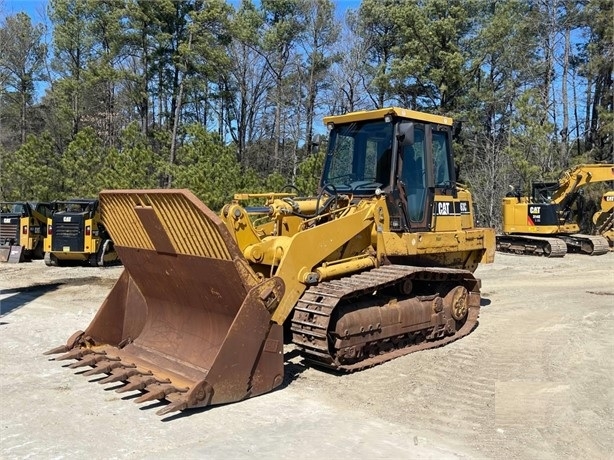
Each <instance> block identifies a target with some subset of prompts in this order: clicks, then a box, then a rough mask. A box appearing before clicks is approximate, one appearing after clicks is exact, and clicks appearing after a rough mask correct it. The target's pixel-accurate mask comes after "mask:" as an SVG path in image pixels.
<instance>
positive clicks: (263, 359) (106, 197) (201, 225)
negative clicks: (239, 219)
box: [47, 190, 284, 415]
mask: <svg viewBox="0 0 614 460" xmlns="http://www.w3.org/2000/svg"><path fill="white" fill-rule="evenodd" d="M100 204H101V212H102V221H103V222H104V224H105V227H106V228H107V229H108V231H109V233H110V234H111V238H112V239H113V242H114V245H115V248H116V250H117V253H118V255H119V257H120V259H121V261H122V263H123V265H124V267H125V269H124V272H123V273H122V275H121V276H120V278H119V279H118V281H117V283H116V284H115V286H114V287H113V289H112V290H111V292H110V293H109V295H108V296H107V298H106V299H105V301H104V302H103V304H102V306H101V307H100V309H99V310H98V312H97V314H96V315H95V317H94V319H93V320H92V322H91V324H90V325H89V326H88V327H87V329H85V331H84V332H80V331H78V332H76V333H75V334H73V336H71V337H70V338H69V340H68V342H67V343H66V345H63V346H60V347H58V348H55V349H53V350H49V352H47V353H48V354H52V353H65V354H64V355H63V356H60V357H58V358H56V359H58V360H61V359H76V360H77V361H76V362H74V363H73V364H71V365H70V366H69V367H72V368H77V367H87V366H89V367H90V369H89V370H88V371H87V372H85V373H84V375H94V374H103V377H104V378H103V379H102V380H99V382H100V383H111V382H121V383H122V384H123V385H122V386H121V387H119V388H117V391H118V392H123V391H135V390H140V391H141V392H142V393H143V394H142V395H141V396H140V397H139V398H138V399H136V402H145V401H153V400H167V401H169V402H170V404H168V405H166V406H165V407H163V408H162V409H160V410H159V411H158V413H159V414H160V415H162V414H166V413H169V412H173V411H179V410H184V409H188V408H193V407H204V406H208V405H214V404H223V403H229V402H234V401H240V400H243V399H245V398H249V397H252V396H257V395H259V394H262V393H266V392H268V391H271V390H272V389H274V388H275V387H277V386H278V385H279V384H280V383H281V382H282V380H283V348H282V347H283V335H282V327H281V326H280V325H278V324H276V323H274V322H272V321H271V314H272V311H273V310H274V309H275V307H276V306H277V304H278V302H279V300H280V299H281V297H282V296H283V293H284V285H283V282H282V280H281V279H280V278H276V277H274V278H269V279H266V280H265V281H261V280H260V279H259V278H258V277H257V276H256V274H255V273H254V272H253V270H252V269H251V267H250V266H249V264H248V263H247V261H246V260H245V259H244V258H243V256H242V254H241V252H240V251H239V249H238V247H237V245H236V243H235V241H234V240H233V239H232V238H231V236H230V233H229V232H228V230H227V229H226V227H225V226H224V224H223V223H222V221H221V220H220V219H219V218H218V217H217V216H216V215H215V214H214V213H213V212H212V211H211V210H209V209H208V208H207V207H206V206H205V205H204V204H203V203H202V202H200V201H199V200H198V198H196V197H195V196H194V195H193V194H192V193H191V192H189V191H187V190H119V191H117V190H115V191H103V192H101V193H100Z"/></svg>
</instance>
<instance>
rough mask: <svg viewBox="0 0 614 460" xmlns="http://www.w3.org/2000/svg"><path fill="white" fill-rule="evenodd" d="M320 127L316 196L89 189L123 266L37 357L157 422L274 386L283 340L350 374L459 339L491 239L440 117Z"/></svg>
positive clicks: (474, 304) (354, 120)
mask: <svg viewBox="0 0 614 460" xmlns="http://www.w3.org/2000/svg"><path fill="white" fill-rule="evenodd" d="M325 123H326V124H327V126H328V128H329V130H330V137H329V142H328V150H327V152H326V160H325V166H324V170H323V174H322V178H321V183H320V187H319V193H318V194H317V196H312V197H301V196H296V195H295V194H291V193H268V194H240V195H235V199H234V200H233V201H232V202H231V203H229V204H228V205H226V206H225V207H224V208H223V209H222V210H221V212H220V214H219V215H216V214H215V213H214V212H212V211H211V210H209V209H208V208H207V207H206V206H205V205H204V204H203V203H202V202H201V201H199V200H198V198H196V196H194V195H193V194H192V193H190V192H189V191H187V190H121V191H118V190H107V191H102V192H101V193H100V203H101V208H102V220H103V222H104V224H105V226H106V228H107V229H108V231H109V233H110V235H111V236H112V237H113V241H114V243H115V247H116V249H117V252H118V253H119V256H120V258H121V260H122V262H123V264H124V267H125V269H124V272H123V273H122V275H121V276H120V278H119V279H118V281H117V283H116V285H115V287H114V288H113V289H112V291H111V292H110V293H109V295H108V297H107V298H106V300H105V301H104V303H103V304H102V306H101V307H100V309H99V311H98V313H97V314H96V316H95V317H94V319H93V320H92V322H91V324H90V325H89V326H88V327H87V329H85V331H77V332H76V333H75V334H73V335H72V336H71V337H70V338H69V339H68V341H67V343H66V344H65V345H62V346H60V347H57V348H55V349H53V350H49V351H48V352H47V354H55V353H65V354H64V355H62V356H60V357H58V358H56V359H60V360H63V359H74V360H76V361H75V362H73V363H72V364H71V365H70V366H69V367H71V368H78V367H86V368H87V367H90V369H89V370H87V371H86V372H84V374H83V375H86V376H88V375H96V374H103V377H104V378H102V379H99V382H100V383H111V382H121V384H122V386H121V387H120V388H118V389H117V391H118V392H124V391H140V392H141V393H142V394H141V396H140V397H139V398H137V399H136V400H135V401H136V402H139V403H141V402H145V401H155V400H167V401H168V402H169V404H167V405H166V406H164V407H163V408H162V409H160V410H159V411H158V413H159V414H161V415H163V414H167V413H170V412H174V411H181V410H185V409H188V408H194V407H204V406H209V405H215V404H223V403H229V402H234V401H241V400H243V399H246V398H249V397H253V396H256V395H260V394H262V393H266V392H269V391H271V390H273V389H274V388H276V387H278V386H279V385H280V384H281V383H282V381H283V376H284V358H283V343H284V336H285V338H286V339H287V341H291V342H292V343H293V344H294V345H295V346H296V347H297V348H298V350H300V352H301V353H302V355H303V357H304V359H305V361H306V362H311V363H313V364H315V365H316V366H320V367H326V368H330V369H334V370H337V371H345V372H351V371H357V370H360V369H364V368H366V367H370V366H374V365H376V364H379V363H382V362H384V361H387V360H390V359H393V358H396V357H399V356H402V355H405V354H407V353H410V352H413V351H417V350H424V349H428V348H433V347H438V346H441V345H445V344H447V343H449V342H452V341H453V340H456V339H458V338H460V337H463V336H465V335H466V334H468V333H469V332H470V331H471V330H472V329H473V328H474V327H475V326H476V324H477V318H478V313H479V310H480V281H479V280H478V279H477V278H475V276H474V275H473V272H474V270H475V269H476V268H477V266H478V264H479V263H490V262H492V261H493V260H494V253H495V233H494V230H493V229H490V228H475V226H474V220H473V204H472V199H471V195H470V193H469V192H468V191H467V190H466V189H464V188H462V187H461V186H459V185H458V184H457V183H456V178H455V169H454V160H453V154H452V131H453V122H452V120H451V119H450V118H446V117H441V116H435V115H428V114H424V113H420V112H415V111H411V110H404V109H400V108H389V109H380V110H375V111H365V112H354V113H350V114H346V115H340V116H331V117H327V118H325ZM255 199H261V200H264V203H263V204H262V205H260V206H248V205H247V204H246V203H245V202H246V200H250V203H251V202H252V201H253V200H255ZM284 332H285V334H284Z"/></svg>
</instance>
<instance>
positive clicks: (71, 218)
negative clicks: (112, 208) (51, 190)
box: [45, 198, 117, 267]
mask: <svg viewBox="0 0 614 460" xmlns="http://www.w3.org/2000/svg"><path fill="white" fill-rule="evenodd" d="M98 205H99V201H98V200H97V199H95V198H92V199H87V198H85V199H83V198H78V199H72V200H66V201H54V202H53V203H52V214H51V216H50V217H49V219H48V223H47V236H46V238H45V264H46V265H48V266H59V265H64V264H67V263H82V264H89V265H90V266H92V267H102V266H104V265H105V264H108V263H111V262H115V261H117V253H116V252H115V249H114V247H113V241H112V240H111V238H110V237H109V234H108V232H107V230H106V228H105V227H104V225H103V224H102V223H101V221H100V210H99V206H98Z"/></svg>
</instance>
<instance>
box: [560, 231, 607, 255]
mask: <svg viewBox="0 0 614 460" xmlns="http://www.w3.org/2000/svg"><path fill="white" fill-rule="evenodd" d="M569 238H572V239H574V240H579V241H589V242H590V245H591V247H592V248H593V249H592V251H591V252H589V253H584V254H588V255H591V256H600V255H602V254H606V253H607V252H609V251H610V245H609V244H608V240H607V239H606V238H605V237H603V236H601V235H585V234H583V233H576V234H574V235H569Z"/></svg>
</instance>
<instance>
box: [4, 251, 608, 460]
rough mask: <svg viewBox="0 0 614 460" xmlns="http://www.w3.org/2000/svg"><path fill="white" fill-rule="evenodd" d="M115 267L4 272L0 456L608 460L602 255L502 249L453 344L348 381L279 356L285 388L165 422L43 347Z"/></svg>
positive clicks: (99, 292) (96, 296) (82, 319)
mask: <svg viewBox="0 0 614 460" xmlns="http://www.w3.org/2000/svg"><path fill="white" fill-rule="evenodd" d="M121 271H122V268H121V267H111V268H103V269H101V268H76V267H71V268H64V267H61V268H60V267H46V266H45V265H44V264H43V263H42V262H40V261H35V262H32V263H24V264H19V265H12V264H2V265H1V266H0V287H1V288H2V292H1V294H0V308H1V314H0V363H1V366H0V424H1V425H0V428H1V429H0V457H1V458H3V459H10V458H29V457H32V458H84V457H86V456H87V457H89V458H177V457H183V458H203V457H206V458H262V457H267V458H291V457H294V458H314V459H315V458H331V457H336V458H340V459H345V458H348V459H349V458H365V459H367V458H369V459H371V458H437V459H439V458H495V459H499V458H505V459H510V458H523V459H524V458H540V459H561V458H570V459H571V458H592V459H599V458H603V459H605V458H612V452H613V451H614V437H613V436H612V434H613V433H614V415H613V406H614V357H613V356H614V353H613V352H614V320H613V318H614V254H612V253H611V254H606V255H604V256H600V257H588V256H582V255H575V254H568V255H567V256H566V257H565V258H563V259H557V260H550V259H542V258H534V257H522V256H512V255H505V254H497V257H496V262H495V263H494V264H492V265H487V266H482V267H480V268H479V269H478V271H477V273H476V275H477V276H478V277H480V278H481V279H482V291H483V302H482V304H483V306H482V310H481V314H480V321H479V325H478V327H477V328H476V329H475V330H474V331H473V332H472V333H471V334H470V335H469V336H467V337H465V338H463V339H462V340H459V341H457V342H454V343H452V344H450V345H448V346H446V347H442V348H438V349H434V350H429V351H423V352H419V353H414V354H411V355H408V356H405V357H402V358H398V359H396V360H393V361H390V362H388V363H385V364H383V365H380V366H377V367H375V368H372V369H369V370H366V371H362V372H358V373H355V374H351V375H345V376H338V375H334V374H330V373H326V372H322V371H320V370H317V369H314V368H311V367H308V366H305V365H304V364H303V362H302V361H301V359H300V357H296V356H293V355H292V354H291V353H288V354H287V355H288V358H289V357H290V356H291V355H292V356H293V357H292V359H291V360H290V359H289V361H288V362H287V364H286V383H287V384H285V385H284V387H283V388H282V389H280V390H278V391H275V392H273V393H270V394H267V395H264V396H260V397H258V398H253V399H250V400H247V401H244V402H242V403H238V404H231V405H227V406H223V407H216V408H213V409H209V410H200V411H193V412H190V413H189V415H184V416H179V417H177V416H176V417H173V418H170V419H160V418H159V417H158V416H156V415H155V410H156V408H157V407H160V406H159V403H155V404H152V405H149V406H145V407H142V406H137V405H135V404H132V403H131V399H133V396H124V395H120V394H117V393H115V392H114V391H112V388H111V389H109V388H104V387H103V386H102V385H96V384H94V383H90V382H88V379H87V378H85V377H83V376H79V375H74V371H71V370H70V369H66V368H64V367H62V366H61V365H60V363H58V362H53V361H48V360H47V358H46V357H44V356H42V354H41V353H42V352H43V351H45V350H47V349H49V348H51V347H53V346H56V345H59V344H62V343H64V342H65V340H66V339H67V337H68V336H69V335H70V334H71V333H72V332H73V331H75V330H77V329H83V328H85V327H86V326H87V324H88V323H89V321H90V320H91V318H92V316H93V315H94V313H95V312H96V311H97V309H98V307H99V306H100V304H101V303H102V301H103V299H104V298H105V296H106V294H107V293H108V292H109V290H110V289H111V287H112V285H113V283H114V281H115V279H117V277H118V276H119V274H120V273H121Z"/></svg>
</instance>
